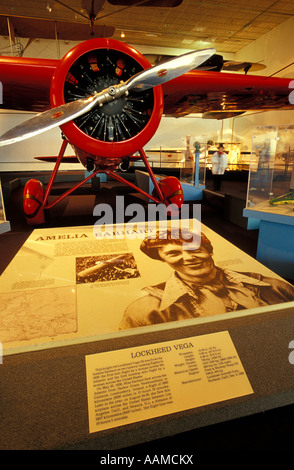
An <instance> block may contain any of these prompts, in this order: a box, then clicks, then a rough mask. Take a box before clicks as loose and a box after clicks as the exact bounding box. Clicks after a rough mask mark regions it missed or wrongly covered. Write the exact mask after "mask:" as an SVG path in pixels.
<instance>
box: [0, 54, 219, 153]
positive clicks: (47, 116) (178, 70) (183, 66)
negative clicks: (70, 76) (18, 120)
mask: <svg viewBox="0 0 294 470" xmlns="http://www.w3.org/2000/svg"><path fill="white" fill-rule="evenodd" d="M214 53H215V49H204V50H201V51H196V52H188V53H187V54H184V55H182V56H179V57H176V58H173V59H170V60H168V61H167V62H165V63H164V64H161V65H156V66H155V67H151V68H150V69H147V70H143V71H142V72H139V73H138V74H136V75H134V76H133V77H131V78H129V80H127V81H126V82H125V83H121V84H119V85H113V86H110V87H109V88H107V89H105V90H103V91H101V92H99V93H95V94H94V95H93V96H90V97H88V98H81V99H80V100H75V101H71V102H70V103H66V104H63V105H61V106H58V107H57V108H52V109H49V110H48V111H45V112H44V113H40V114H37V115H36V116H34V117H32V118H31V119H28V120H27V121H25V122H23V123H22V124H19V125H18V126H16V127H14V128H13V129H11V130H9V131H8V132H6V133H5V134H3V135H2V136H1V137H0V146H2V145H9V144H14V143H16V142H19V141H21V140H24V139H28V138H30V137H33V136H35V135H37V134H40V133H41V132H45V131H47V130H49V129H53V128H54V127H57V126H62V125H63V124H65V123H66V122H68V121H72V120H73V119H75V118H77V117H78V116H81V115H82V114H85V113H86V112H88V111H90V110H91V109H92V108H93V107H94V106H97V105H100V106H102V105H103V104H105V103H107V102H109V101H112V100H115V99H116V98H118V97H120V96H122V95H123V94H125V93H127V92H128V91H129V90H134V91H142V90H147V89H148V88H152V87H154V86H157V85H161V84H162V83H165V82H167V81H169V80H172V79H173V78H176V77H178V76H180V75H182V74H184V73H186V72H188V71H189V70H192V69H193V68H196V67H198V66H199V65H200V64H202V63H203V62H205V61H206V60H207V59H208V58H209V57H211V56H212V55H213V54H214Z"/></svg>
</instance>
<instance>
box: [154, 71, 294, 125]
mask: <svg viewBox="0 0 294 470" xmlns="http://www.w3.org/2000/svg"><path fill="white" fill-rule="evenodd" d="M290 82H291V79H288V78H287V79H286V78H274V77H271V78H267V77H263V76H258V75H239V74H234V73H227V72H209V71H192V72H189V73H186V74H185V75H182V76H181V77H179V78H177V79H174V80H172V81H170V82H167V83H165V85H164V87H163V92H164V113H165V114H166V115H170V116H176V117H181V116H185V115H187V114H191V113H202V117H203V118H206V119H209V118H214V119H223V118H226V117H232V116H237V115H240V114H242V113H244V112H246V111H258V110H260V111H262V110H264V111H268V110H273V109H292V110H293V109H294V107H293V105H291V104H290V102H289V93H290V91H291V89H290V88H289V84H290Z"/></svg>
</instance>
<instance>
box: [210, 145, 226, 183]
mask: <svg viewBox="0 0 294 470" xmlns="http://www.w3.org/2000/svg"><path fill="white" fill-rule="evenodd" d="M211 163H212V167H211V172H212V177H213V189H214V191H220V190H221V183H222V179H223V175H224V172H225V171H226V168H227V166H228V156H227V154H226V153H225V149H224V146H223V144H220V145H219V147H218V150H217V152H215V153H214V154H213V155H212V157H211Z"/></svg>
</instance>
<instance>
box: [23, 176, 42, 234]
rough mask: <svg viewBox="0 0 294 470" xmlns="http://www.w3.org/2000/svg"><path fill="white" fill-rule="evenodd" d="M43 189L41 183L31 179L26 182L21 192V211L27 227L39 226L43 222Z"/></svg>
mask: <svg viewBox="0 0 294 470" xmlns="http://www.w3.org/2000/svg"><path fill="white" fill-rule="evenodd" d="M43 200H44V188H43V184H42V183H41V181H38V180H36V179H31V180H29V181H27V183H26V185H25V187H24V191H23V209H24V213H25V217H26V221H27V223H28V224H29V225H40V224H43V223H44V222H45V215H44V208H43Z"/></svg>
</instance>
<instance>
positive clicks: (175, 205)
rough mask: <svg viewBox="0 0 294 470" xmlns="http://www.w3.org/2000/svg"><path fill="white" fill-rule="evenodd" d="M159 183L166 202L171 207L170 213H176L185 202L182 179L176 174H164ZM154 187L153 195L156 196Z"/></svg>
mask: <svg viewBox="0 0 294 470" xmlns="http://www.w3.org/2000/svg"><path fill="white" fill-rule="evenodd" d="M158 185H159V187H160V189H161V192H162V194H163V197H164V204H165V205H166V206H167V207H168V206H171V207H170V208H169V211H168V213H169V214H170V215H176V214H178V213H179V212H180V210H181V207H182V205H183V202H184V194H183V188H182V185H181V183H180V181H179V180H178V179H177V178H176V177H175V176H164V177H163V178H161V179H160V180H159V181H158ZM155 193H156V190H155V189H154V190H153V192H152V195H153V196H155Z"/></svg>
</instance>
